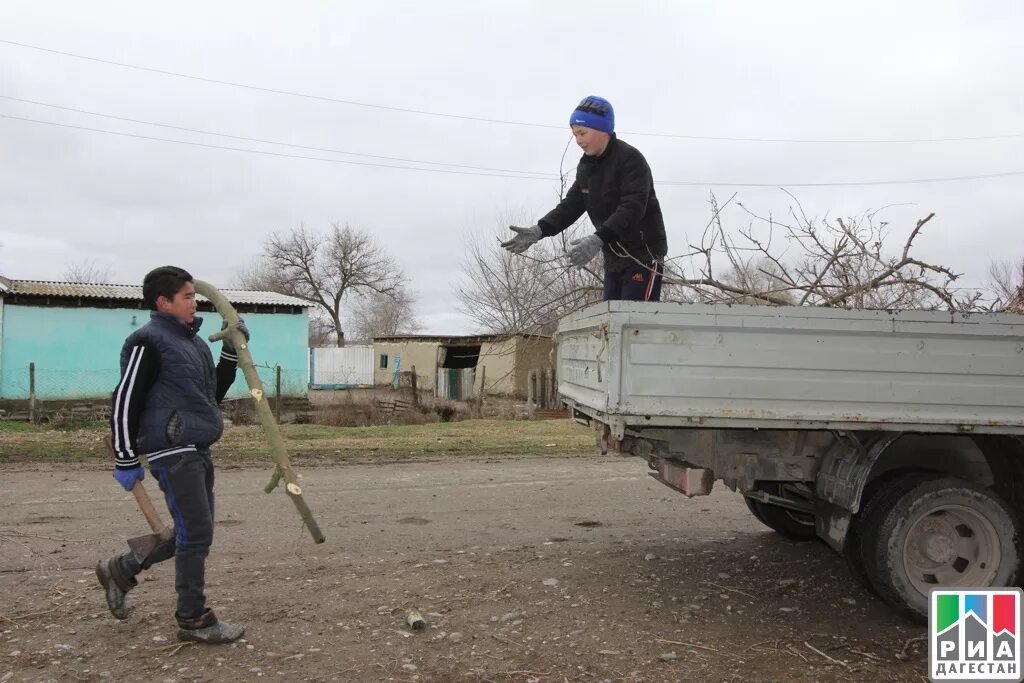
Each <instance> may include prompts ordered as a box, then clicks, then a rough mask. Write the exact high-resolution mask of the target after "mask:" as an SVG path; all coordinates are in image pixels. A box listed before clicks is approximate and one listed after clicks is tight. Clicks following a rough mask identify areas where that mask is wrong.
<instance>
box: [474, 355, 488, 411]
mask: <svg viewBox="0 0 1024 683" xmlns="http://www.w3.org/2000/svg"><path fill="white" fill-rule="evenodd" d="M486 391H487V366H486V365H481V366H480V395H479V396H477V397H476V416H477V417H478V418H479V417H482V416H483V412H484V393H485V392H486Z"/></svg>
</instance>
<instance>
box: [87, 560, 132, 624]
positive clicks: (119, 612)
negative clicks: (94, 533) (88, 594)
mask: <svg viewBox="0 0 1024 683" xmlns="http://www.w3.org/2000/svg"><path fill="white" fill-rule="evenodd" d="M96 578H97V579H99V581H100V585H101V586H103V593H104V595H105V597H106V598H107V607H109V608H110V613H111V614H113V615H114V617H116V618H117V619H126V618H128V607H127V606H126V605H125V601H124V596H125V594H126V593H127V592H128V591H130V590H131V589H132V588H133V587H134V586H135V585H136V584H135V582H134V581H133V580H132V581H128V580H125V579H124V577H123V576H121V572H120V566H119V564H118V558H116V557H112V558H110V559H109V560H100V561H99V562H98V563H97V564H96Z"/></svg>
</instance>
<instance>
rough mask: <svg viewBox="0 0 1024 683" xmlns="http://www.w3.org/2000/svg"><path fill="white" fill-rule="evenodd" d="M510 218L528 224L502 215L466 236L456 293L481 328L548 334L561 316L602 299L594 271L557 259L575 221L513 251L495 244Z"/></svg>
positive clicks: (575, 231) (574, 230)
mask: <svg viewBox="0 0 1024 683" xmlns="http://www.w3.org/2000/svg"><path fill="white" fill-rule="evenodd" d="M510 223H516V224H519V225H524V224H528V222H526V221H523V220H516V218H515V217H513V216H510V215H507V214H506V215H504V216H502V217H500V218H499V220H498V225H497V227H496V229H495V230H494V231H492V232H491V233H490V234H485V235H480V234H477V235H473V236H471V237H470V238H469V239H468V240H467V246H466V253H465V257H464V260H463V263H462V273H461V278H460V280H459V283H458V285H457V286H456V289H455V295H456V298H457V299H458V301H459V309H460V310H461V311H462V312H463V313H464V314H466V315H467V316H468V317H469V318H470V319H471V320H473V322H475V323H476V325H477V327H478V328H479V329H480V330H481V331H483V332H488V333H492V334H504V333H550V332H552V331H553V330H554V328H555V325H556V324H557V322H558V319H559V318H560V317H562V316H563V315H565V314H566V313H569V312H571V311H574V310H576V309H578V308H581V307H583V306H586V305H587V304H589V303H593V302H594V301H599V300H600V299H601V290H602V285H601V277H600V275H599V273H597V272H596V271H594V270H592V269H589V268H588V269H579V268H570V267H569V266H568V264H567V263H566V262H565V260H564V258H562V254H563V253H564V251H565V245H566V243H567V241H568V240H570V239H572V238H573V237H574V235H576V234H578V232H579V231H580V230H581V228H580V226H577V227H576V228H571V229H570V230H567V231H566V232H563V233H562V234H561V235H559V236H558V237H555V238H552V239H545V240H542V241H540V242H539V243H537V244H536V245H534V246H533V247H532V248H531V249H530V251H529V252H527V253H526V254H523V255H515V254H511V253H509V252H508V251H506V250H504V249H502V248H501V247H500V241H501V240H502V239H507V233H508V225H509V224H510Z"/></svg>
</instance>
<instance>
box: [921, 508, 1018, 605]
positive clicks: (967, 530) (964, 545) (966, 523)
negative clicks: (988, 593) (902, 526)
mask: <svg viewBox="0 0 1024 683" xmlns="http://www.w3.org/2000/svg"><path fill="white" fill-rule="evenodd" d="M1001 556H1002V545H1001V544H1000V542H999V537H998V535H997V534H996V531H995V528H994V527H993V526H992V523H991V522H990V521H989V520H988V519H987V518H986V517H985V516H984V515H983V514H981V513H979V512H977V511H975V510H972V509H970V508H966V507H963V506H960V505H947V506H943V507H937V508H934V509H932V510H929V511H928V512H927V514H925V515H923V516H921V517H919V518H918V519H917V520H916V521H915V522H914V523H913V525H912V526H911V527H910V531H909V532H908V533H907V538H906V541H905V543H904V547H903V567H904V570H905V571H906V573H907V578H909V579H910V583H911V585H913V586H914V588H916V589H917V590H918V591H919V592H921V593H922V594H924V595H927V594H928V591H929V590H930V589H931V588H935V587H937V586H971V587H984V586H990V585H992V582H993V581H994V580H995V577H996V574H997V573H998V571H999V559H1000V557H1001Z"/></svg>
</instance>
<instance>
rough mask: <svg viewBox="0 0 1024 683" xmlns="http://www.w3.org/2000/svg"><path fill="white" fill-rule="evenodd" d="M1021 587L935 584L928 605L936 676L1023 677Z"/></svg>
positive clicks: (941, 678) (935, 678) (966, 678)
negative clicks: (950, 587) (946, 587)
mask: <svg viewBox="0 0 1024 683" xmlns="http://www.w3.org/2000/svg"><path fill="white" fill-rule="evenodd" d="M1021 595H1022V593H1021V590H1020V589H1019V588H999V589H976V590H963V591H951V590H942V589H938V588H936V589H933V590H932V592H931V596H930V598H929V603H930V604H929V609H928V626H929V628H928V667H929V677H930V678H931V680H932V681H1020V680H1022V679H1024V672H1022V671H1021V643H1020V638H1021V631H1020V606H1021Z"/></svg>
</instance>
